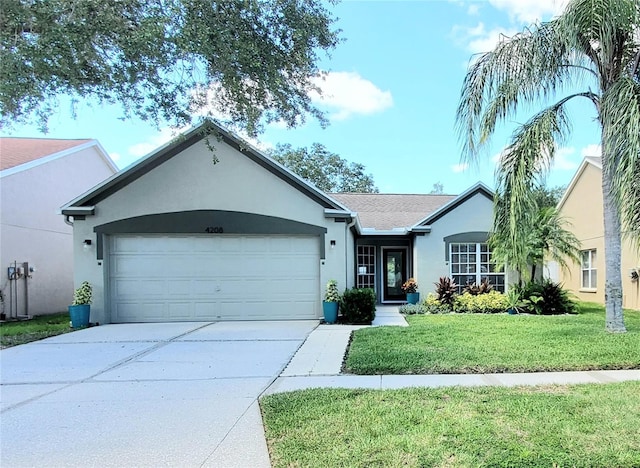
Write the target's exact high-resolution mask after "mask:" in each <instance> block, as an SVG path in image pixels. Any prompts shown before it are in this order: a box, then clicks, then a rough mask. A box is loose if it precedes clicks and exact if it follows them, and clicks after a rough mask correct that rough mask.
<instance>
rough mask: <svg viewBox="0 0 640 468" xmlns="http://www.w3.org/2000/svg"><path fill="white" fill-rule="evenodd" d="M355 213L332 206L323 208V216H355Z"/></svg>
mask: <svg viewBox="0 0 640 468" xmlns="http://www.w3.org/2000/svg"><path fill="white" fill-rule="evenodd" d="M356 216H357V213H354V212H353V211H348V210H334V209H332V208H325V210H324V217H325V218H355V217H356Z"/></svg>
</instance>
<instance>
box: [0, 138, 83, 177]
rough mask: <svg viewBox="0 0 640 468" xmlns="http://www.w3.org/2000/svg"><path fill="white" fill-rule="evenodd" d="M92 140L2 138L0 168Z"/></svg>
mask: <svg viewBox="0 0 640 468" xmlns="http://www.w3.org/2000/svg"><path fill="white" fill-rule="evenodd" d="M89 141H91V140H58V139H53V138H0V170H5V169H10V168H12V167H15V166H19V165H20V164H24V163H28V162H31V161H35V160H36V159H40V158H44V157H45V156H49V155H52V154H55V153H58V152H60V151H64V150H66V149H69V148H73V147H74V146H79V145H82V144H84V143H87V142H89Z"/></svg>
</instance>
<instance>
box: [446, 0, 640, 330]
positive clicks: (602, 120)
mask: <svg viewBox="0 0 640 468" xmlns="http://www.w3.org/2000/svg"><path fill="white" fill-rule="evenodd" d="M639 36H640V3H639V1H638V0H570V1H569V4H568V5H567V7H566V9H565V11H564V12H563V14H562V15H560V16H558V17H556V18H554V19H552V20H551V21H548V22H545V23H541V24H535V25H532V26H530V27H529V28H527V29H525V30H524V31H522V32H520V33H519V34H517V35H515V36H513V37H511V38H504V39H503V40H501V41H500V42H499V43H498V45H497V46H496V47H495V49H494V50H493V51H491V52H487V53H485V54H482V55H480V56H479V57H477V59H476V60H475V61H474V62H473V63H472V64H471V65H470V68H469V70H468V72H467V75H466V77H465V80H464V84H463V88H462V95H461V98H460V103H459V107H458V113H457V124H458V130H459V132H460V136H461V138H462V140H463V155H464V156H463V157H464V158H466V159H470V160H474V161H475V160H477V158H478V156H479V154H480V152H481V150H482V149H483V148H484V147H486V146H487V145H486V144H487V142H488V141H489V139H490V137H491V135H492V134H493V133H494V130H495V129H496V126H497V124H498V123H500V122H504V121H505V120H506V119H507V118H511V117H512V116H514V115H515V113H516V112H517V111H520V110H524V109H522V108H523V106H524V105H526V106H528V105H544V106H545V107H544V108H543V109H542V110H541V111H540V112H538V113H537V114H535V115H534V116H533V117H532V118H531V119H530V120H529V121H527V122H526V123H525V124H523V125H521V126H520V127H519V128H518V129H517V130H516V131H515V132H514V135H513V137H512V141H511V144H510V145H509V146H508V147H507V148H506V150H505V151H504V152H503V155H502V157H501V160H500V164H499V167H498V169H497V189H496V191H497V194H498V199H499V200H500V203H499V204H497V205H496V217H495V223H496V225H499V224H501V225H502V227H504V228H505V229H506V230H507V232H508V236H509V240H510V244H511V245H512V246H513V249H514V252H513V255H514V257H515V258H517V259H522V258H523V257H526V249H527V246H526V238H527V232H526V226H528V225H529V223H527V222H526V220H527V218H530V217H531V216H532V215H531V213H535V205H534V202H533V198H532V196H531V194H532V192H533V190H534V187H535V186H536V185H538V184H540V182H541V180H543V179H544V176H545V175H546V172H547V171H548V168H549V167H550V165H551V163H552V161H553V158H554V156H555V150H556V144H560V143H562V142H563V141H566V139H567V137H568V135H569V133H570V123H569V119H568V116H567V104H568V103H569V102H570V101H573V100H576V99H586V100H587V101H588V102H590V103H592V104H593V106H594V108H595V111H596V115H597V120H598V122H599V124H600V127H601V145H602V163H603V171H602V193H603V199H604V229H605V277H606V279H605V298H606V299H605V307H606V329H607V330H609V331H612V332H624V331H626V329H625V326H624V316H623V312H622V272H621V237H622V232H623V228H624V229H625V230H626V232H627V234H629V235H630V236H633V235H637V234H638V233H640V214H639V208H640V207H639V206H638V205H639V204H640V202H638V200H637V198H636V199H632V198H629V197H631V196H633V195H638V193H639V192H640V189H639V188H638V183H639V182H638V180H639V179H640V162H639V159H640V46H639V42H640V38H639ZM582 86H584V88H580V87H582ZM567 90H572V91H571V92H569V91H567ZM563 93H567V94H563ZM624 200H627V202H626V203H623V201H624ZM629 200H633V202H632V203H630V202H629Z"/></svg>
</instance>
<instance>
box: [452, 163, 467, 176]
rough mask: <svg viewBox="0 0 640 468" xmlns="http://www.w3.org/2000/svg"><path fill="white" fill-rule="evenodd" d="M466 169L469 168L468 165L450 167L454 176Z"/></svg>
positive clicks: (461, 164)
mask: <svg viewBox="0 0 640 468" xmlns="http://www.w3.org/2000/svg"><path fill="white" fill-rule="evenodd" d="M468 168H469V164H468V163H460V164H454V165H453V166H451V170H452V171H453V172H455V173H456V174H458V173H460V172H464V171H466V170H467V169H468Z"/></svg>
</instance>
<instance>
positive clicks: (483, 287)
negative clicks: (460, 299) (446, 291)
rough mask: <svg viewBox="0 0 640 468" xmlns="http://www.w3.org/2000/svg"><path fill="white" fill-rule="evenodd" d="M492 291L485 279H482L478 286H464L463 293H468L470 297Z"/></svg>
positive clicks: (474, 284)
mask: <svg viewBox="0 0 640 468" xmlns="http://www.w3.org/2000/svg"><path fill="white" fill-rule="evenodd" d="M491 291H493V286H491V283H490V282H489V280H488V279H487V278H485V279H483V280H482V281H481V282H480V284H476V283H473V284H468V285H467V286H465V288H464V291H463V293H465V292H466V293H469V294H471V295H472V296H477V295H479V294H488V293H490V292H491Z"/></svg>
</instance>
